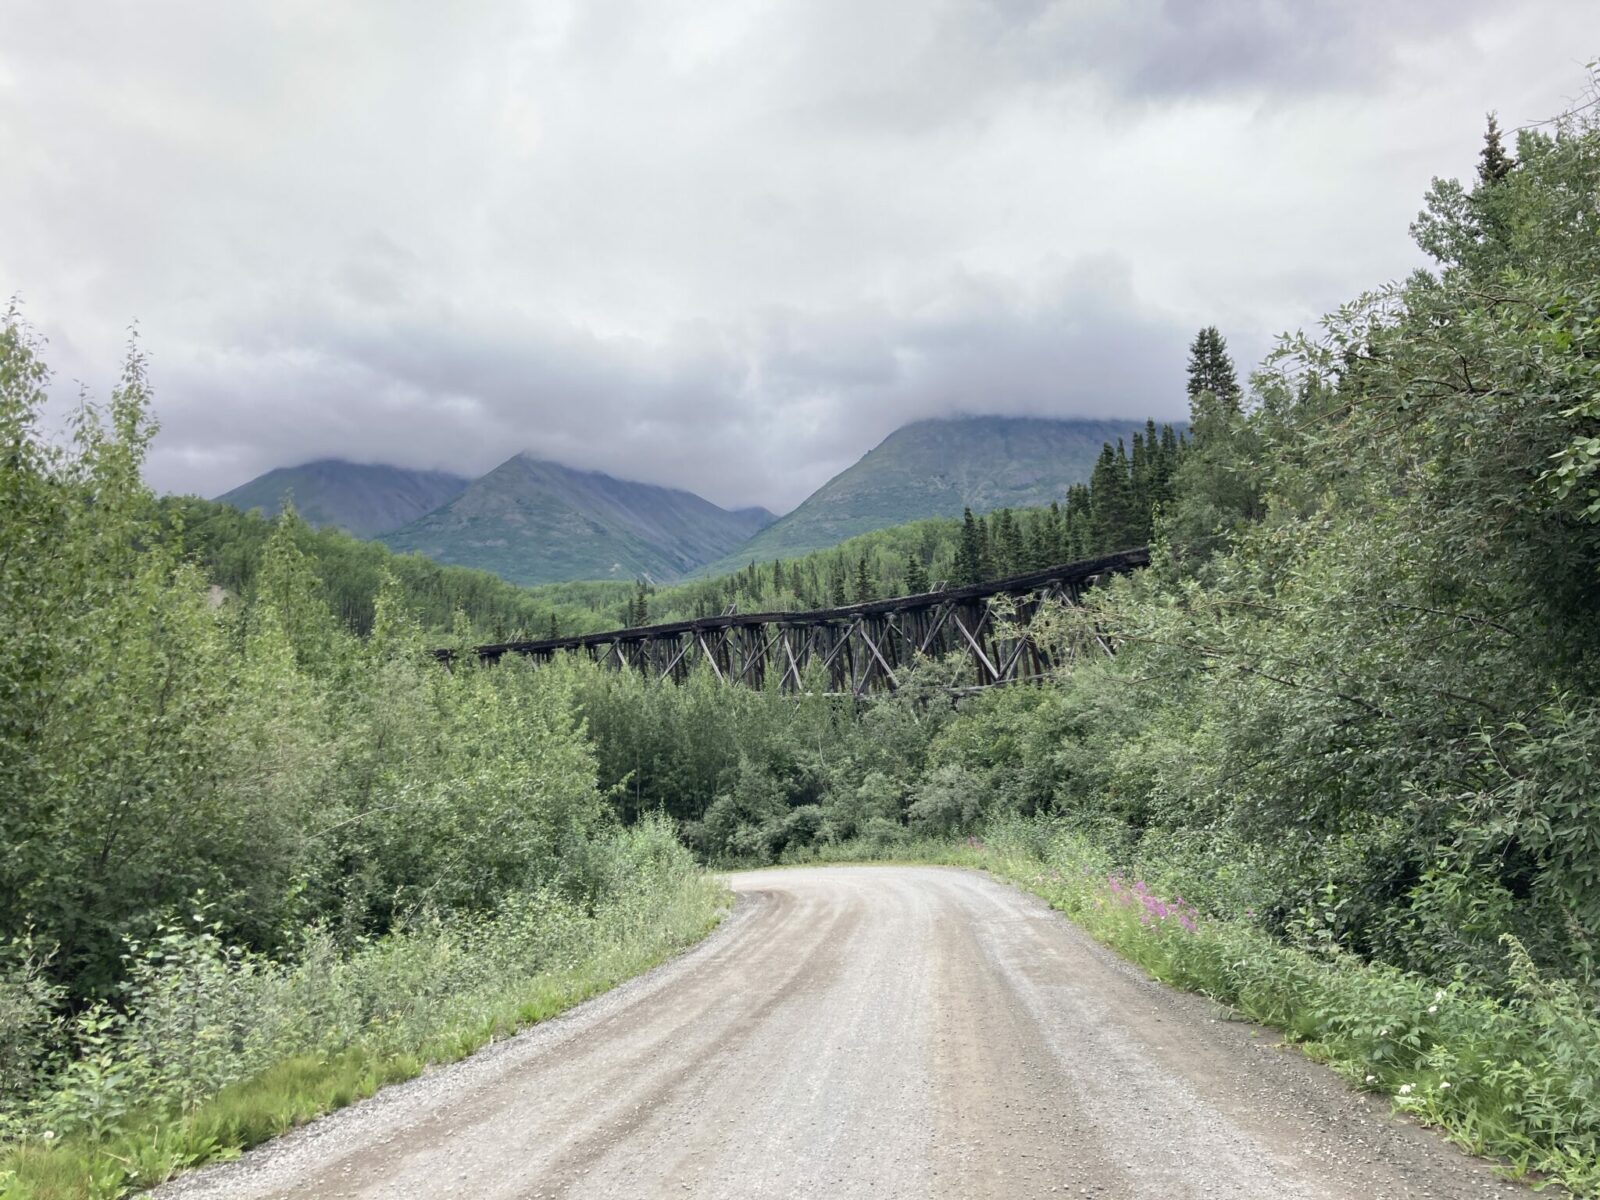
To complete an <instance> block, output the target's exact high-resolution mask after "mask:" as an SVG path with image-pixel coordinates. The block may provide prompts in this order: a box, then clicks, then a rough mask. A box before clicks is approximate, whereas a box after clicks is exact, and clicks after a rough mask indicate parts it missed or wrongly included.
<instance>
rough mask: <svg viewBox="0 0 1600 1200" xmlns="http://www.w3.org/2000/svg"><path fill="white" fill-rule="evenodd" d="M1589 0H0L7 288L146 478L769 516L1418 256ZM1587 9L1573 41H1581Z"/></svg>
mask: <svg viewBox="0 0 1600 1200" xmlns="http://www.w3.org/2000/svg"><path fill="white" fill-rule="evenodd" d="M1594 16H1595V14H1594V6H1593V3H1592V0H1519V3H1517V4H1509V5H1508V4H1493V3H1489V2H1487V0H1484V2H1479V0H1404V2H1403V3H1395V2H1394V0H1381V2H1380V0H1338V2H1334V0H1206V2H1205V3H1200V2H1198V0H1056V2H1051V0H906V2H904V3H900V2H894V0H767V2H758V0H686V2H682V3H680V2H678V0H640V2H637V3H634V2H630V0H581V2H577V0H575V2H573V3H556V2H542V0H535V2H533V3H527V2H524V3H509V2H500V0H472V2H466V3H451V4H440V3H437V2H435V0H429V2H428V3H422V2H420V0H415V2H398V0H372V2H370V3H365V4H356V3H346V4H328V3H324V2H323V0H296V2H290V0H273V2H272V3H252V4H245V3H237V4H236V3H221V4H219V3H216V2H215V0H194V2H192V3H177V2H171V0H152V2H146V3H140V4H131V3H126V4H125V3H109V2H105V0H99V2H95V3H86V2H84V3H80V2H78V0H22V2H21V3H18V2H17V0H10V2H9V3H6V4H5V5H4V6H3V8H0V163H3V164H4V166H3V168H0V296H3V295H5V294H15V295H19V296H20V297H21V298H22V300H23V301H24V304H25V311H26V315H27V316H28V318H29V319H30V320H31V322H32V323H33V324H34V325H35V326H36V327H37V328H38V329H39V330H40V332H42V333H43V334H45V335H46V336H47V337H48V338H49V339H50V343H51V344H50V348H49V357H50V359H51V361H52V363H53V364H54V365H55V366H56V368H57V371H58V376H59V377H60V382H61V383H62V385H63V389H64V390H69V391H71V390H75V385H73V384H72V382H71V381H74V380H82V381H83V382H84V383H85V384H87V385H88V386H89V387H90V389H91V390H92V391H93V392H96V393H98V394H101V395H103V394H104V393H105V392H106V390H107V389H108V388H109V386H110V385H111V382H112V381H113V379H114V377H115V373H116V368H117V365H118V362H119V360H120V357H121V347H122V343H123V340H124V338H125V336H126V329H127V327H128V325H129V323H130V322H132V321H134V320H137V321H138V323H139V326H140V329H141V331H142V338H143V342H144V346H145V348H146V350H147V351H148V353H149V355H150V357H151V360H152V373H153V378H154V382H155V384H156V388H157V394H158V415H159V417H160V419H161V422H162V425H163V432H162V434H161V436H160V438H159V439H158V441H157V443H156V448H155V451H154V453H153V456H152V461H151V465H150V477H151V481H152V482H153V483H154V484H155V485H156V486H158V487H160V488H163V489H171V490H184V491H197V492H200V493H202V494H207V495H210V494H215V493H217V492H219V491H222V490H224V489H226V488H228V487H231V486H233V485H235V484H237V483H240V482H243V481H244V480H245V479H247V478H249V477H251V476H253V475H255V474H258V473H259V472H261V471H263V470H265V469H267V468H269V467H273V466H280V465H288V464H292V463H297V462H302V461H305V460H307V459H311V458H316V457H321V456H326V455H337V456H342V457H348V458H354V459H358V460H363V461H383V462H393V463H399V464H402V465H408V466H418V467H442V468H447V469H451V470H456V471H460V472H463V473H467V474H472V473H477V472H481V471H483V470H485V469H487V468H488V467H490V466H493V465H494V464H495V463H496V462H498V461H500V460H501V459H503V458H505V457H507V456H508V455H509V454H512V453H514V452H516V451H517V450H520V449H530V450H533V451H535V452H536V453H539V454H541V455H544V456H547V457H552V458H556V459H560V460H562V461H565V462H568V463H571V464H573V465H576V466H583V467H594V468H598V469H602V470H606V471H610V472H612V473H614V474H618V475H622V476H626V477H631V478H637V479H642V480H646V481H649V482H654V483H666V484H673V485H676V486H681V487H687V488H690V489H692V490H694V491H698V492H700V493H701V494H703V495H705V496H707V497H709V498H710V499H713V500H715V501H717V502H719V503H723V504H728V505H742V504H754V503H760V504H765V505H767V506H769V507H772V508H775V509H779V510H782V509H785V508H788V507H790V506H792V505H793V504H795V503H797V502H798V501H799V500H800V499H802V498H803V497H804V496H805V495H806V494H807V493H808V492H809V491H810V490H811V489H813V488H814V487H816V486H817V485H818V484H820V483H821V482H822V481H823V480H825V479H826V478H828V477H829V476H830V475H831V474H833V473H834V472H836V471H838V470H840V469H842V468H843V467H844V466H846V465H848V464H849V463H850V462H852V461H854V460H855V459H856V458H858V457H859V456H860V455H861V454H862V453H863V452H865V451H866V450H867V449H869V448H870V447H871V446H872V445H873V444H875V443H876V442H877V441H878V440H879V439H881V438H882V437H883V436H884V435H885V434H887V433H889V432H890V431H891V430H893V429H894V428H896V427H897V426H899V425H901V424H903V423H904V422H905V421H907V420H910V419H913V418H916V417H919V416H937V415H946V414H951V413H956V412H981V413H1016V414H1039V415H1054V416H1127V417H1133V418H1139V419H1142V418H1143V417H1145V416H1146V415H1149V416H1154V417H1156V418H1158V419H1161V418H1172V417H1178V416H1181V415H1182V414H1183V411H1184V407H1185V403H1184V399H1183V395H1182V391H1183V365H1184V360H1185V354H1186V348H1187V342H1188V340H1189V338H1190V337H1191V336H1192V334H1193V331H1194V330H1195V328H1197V327H1198V326H1200V325H1202V324H1208V323H1215V324H1217V325H1219V326H1220V327H1221V328H1222V330H1223V332H1224V333H1225V334H1227V335H1228V336H1229V338H1230V340H1231V342H1232V344H1233V346H1234V349H1235V351H1236V353H1237V356H1238V357H1239V358H1240V360H1241V365H1247V364H1249V363H1251V362H1253V361H1254V360H1255V359H1256V358H1258V357H1259V355H1260V354H1261V353H1262V352H1263V351H1264V350H1265V349H1266V348H1267V347H1268V346H1269V344H1270V341H1271V338H1272V336H1273V335H1274V334H1276V333H1277V332H1280V331H1282V330H1284V329H1287V328H1290V327H1293V326H1299V325H1303V324H1306V323H1308V322H1309V321H1311V320H1314V318H1315V317H1316V315H1317V314H1318V313H1320V312H1323V311H1325V310H1327V309H1329V308H1331V307H1332V306H1334V305H1336V304H1338V303H1339V302H1341V301H1343V300H1346V299H1349V298H1351V297H1352V296H1354V295H1355V294H1357V293H1358V292H1360V291H1362V290H1364V289H1366V288H1369V287H1372V286H1375V285H1378V284H1380V283H1382V282H1384V281H1385V280H1388V279H1391V278H1395V277H1397V276H1400V275H1403V274H1404V273H1405V272H1407V271H1408V270H1410V269H1411V268H1412V267H1413V266H1415V265H1417V264H1418V263H1419V262H1420V257H1419V255H1418V253H1417V252H1416V251H1415V249H1414V248H1413V247H1412V246H1411V245H1410V243H1409V240H1408V238H1407V234H1406V226H1407V223H1408V222H1409V221H1410V219H1411V218H1412V216H1413V215H1414V214H1415V212H1416V210H1417V208H1418V207H1419V204H1420V200H1421V196H1422V192H1423V190H1424V189H1425V187H1426V186H1427V183H1428V180H1429V178H1430V177H1431V176H1434V175H1464V174H1467V173H1469V172H1470V171H1471V169H1472V166H1473V159H1474V156H1475V154H1476V151H1477V147H1478V142H1479V138H1480V136H1481V132H1482V126H1483V117H1484V113H1485V111H1486V110H1488V109H1491V108H1493V109H1497V110H1498V111H1499V113H1500V115H1501V119H1502V123H1503V124H1506V125H1509V126H1515V125H1518V124H1523V123H1526V122H1530V121H1534V120H1539V119H1542V118H1546V117H1549V116H1551V115H1553V114H1554V113H1556V112H1557V111H1559V110H1561V109H1562V108H1564V107H1566V105H1567V103H1568V102H1569V100H1570V99H1571V98H1572V97H1573V96H1575V95H1576V94H1577V93H1578V92H1579V90H1580V89H1581V87H1582V85H1583V82H1584V72H1583V69H1582V66H1581V64H1582V62H1583V60H1584V59H1585V58H1588V57H1592V56H1593V55H1594V53H1595V52H1596V50H1597V48H1600V26H1597V25H1596V22H1595V20H1594ZM1585 31H1587V33H1586V36H1587V38H1588V40H1587V41H1581V40H1580V41H1577V42H1575V41H1574V40H1573V39H1574V37H1575V36H1577V35H1579V34H1584V33H1585Z"/></svg>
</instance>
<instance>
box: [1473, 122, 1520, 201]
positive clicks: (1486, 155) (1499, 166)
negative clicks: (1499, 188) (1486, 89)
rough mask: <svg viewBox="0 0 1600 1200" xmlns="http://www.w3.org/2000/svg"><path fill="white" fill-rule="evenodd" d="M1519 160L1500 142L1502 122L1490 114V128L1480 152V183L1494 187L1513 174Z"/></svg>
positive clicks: (1487, 130) (1484, 136)
mask: <svg viewBox="0 0 1600 1200" xmlns="http://www.w3.org/2000/svg"><path fill="white" fill-rule="evenodd" d="M1516 165H1517V160H1516V159H1514V158H1512V157H1511V156H1510V155H1509V154H1507V153H1506V149H1505V146H1504V145H1503V144H1502V143H1501V141H1500V122H1499V121H1498V120H1496V118H1495V115H1494V113H1490V114H1489V127H1488V129H1486V130H1485V131H1484V134H1483V149H1482V150H1480V151H1479V152H1478V182H1479V183H1480V184H1482V185H1483V186H1485V187H1493V186H1494V185H1495V184H1497V183H1499V182H1500V181H1501V180H1503V179H1504V178H1505V177H1506V176H1507V175H1509V174H1511V171H1512V168H1513V167H1515V166H1516Z"/></svg>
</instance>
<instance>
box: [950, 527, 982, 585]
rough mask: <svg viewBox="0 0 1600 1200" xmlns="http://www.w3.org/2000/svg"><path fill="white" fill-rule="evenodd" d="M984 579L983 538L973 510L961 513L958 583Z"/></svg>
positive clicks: (957, 558) (957, 562)
mask: <svg viewBox="0 0 1600 1200" xmlns="http://www.w3.org/2000/svg"><path fill="white" fill-rule="evenodd" d="M982 579H983V538H982V535H981V534H980V533H979V526H978V519H977V518H976V517H974V516H973V515H972V509H970V508H965V509H962V511H961V544H960V545H959V546H957V547H956V583H957V584H968V583H978V582H981V581H982Z"/></svg>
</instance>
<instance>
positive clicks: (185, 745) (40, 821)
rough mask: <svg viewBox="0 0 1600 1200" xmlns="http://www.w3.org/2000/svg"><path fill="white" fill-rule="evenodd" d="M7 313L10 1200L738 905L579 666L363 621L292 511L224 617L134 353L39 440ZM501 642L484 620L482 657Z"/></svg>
mask: <svg viewBox="0 0 1600 1200" xmlns="http://www.w3.org/2000/svg"><path fill="white" fill-rule="evenodd" d="M46 378H47V377H46V373H45V368H44V366H43V364H42V363H41V361H40V360H39V358H38V356H37V354H36V352H35V349H34V347H33V346H32V345H31V344H30V341H29V337H28V334H27V330H26V328H25V327H24V326H23V324H22V323H21V321H20V320H19V319H18V318H17V315H16V314H15V313H13V314H10V315H9V316H8V318H7V320H6V321H5V323H4V326H3V328H0V444H3V445H4V451H5V456H6V457H5V466H4V469H3V471H0V642H3V644H4V645H5V647H6V653H5V654H4V655H3V656H0V762H3V764H4V766H3V769H0V843H3V845H4V848H5V853H4V854H3V855H0V1192H3V1193H4V1194H5V1195H7V1196H13V1195H15V1196H38V1197H56V1196H113V1195H119V1194H121V1193H122V1192H123V1191H125V1190H126V1189H128V1188H129V1187H131V1186H134V1185H142V1184H149V1183H154V1182H158V1181H159V1180H161V1179H163V1178H165V1177H166V1176H167V1175H168V1174H170V1173H171V1172H172V1171H173V1170H174V1169H176V1168H178V1167H182V1166H186V1165H189V1164H192V1163H195V1162H200V1161H204V1160H205V1159H208V1158H213V1157H217V1156H220V1155H226V1154H229V1153H232V1152H235V1151H236V1150H237V1149H238V1148H239V1147H241V1146H244V1145H248V1144H250V1143H251V1142H253V1141H258V1140H260V1139H261V1138H263V1137H266V1136H270V1135H271V1134H273V1133H277V1132H280V1131H282V1130H283V1129H286V1128H288V1127H289V1126H290V1125H292V1124H294V1123H296V1122H298V1121H300V1120H304V1119H306V1118H307V1117H309V1116H311V1115H314V1114H315V1113H317V1112H320V1111H323V1110H325V1109H327V1108H329V1107H334V1106H337V1105H338V1104H341V1103H345V1102H347V1101H348V1100H350V1099H352V1098H354V1097H356V1096H360V1095H364V1094H366V1093H368V1092H370V1091H372V1090H373V1089H374V1088H375V1087H377V1086H378V1085H380V1084H381V1083H384V1082H387V1081H390V1080H393V1079H397V1078H404V1077H406V1076H408V1075H411V1074H415V1073H416V1072H417V1071H418V1070H420V1069H421V1067H422V1066H423V1065H424V1064H426V1063H427V1062H430V1061H438V1060H442V1059H449V1058H453V1057H457V1056H459V1055H461V1054H463V1053H465V1052H467V1051H469V1050H471V1049H472V1048H474V1047H475V1046H477V1045H479V1044H481V1043H483V1042H484V1041H486V1040H488V1039H490V1038H492V1037H496V1036H500V1035H502V1034H504V1033H506V1032H508V1031H510V1030H512V1029H514V1028H515V1027H516V1026H517V1025H518V1024H521V1023H525V1022H527V1021H531V1020H537V1019H539V1018H541V1017H544V1016H548V1015H549V1014H550V1013H552V1012H555V1011H559V1010H560V1009H561V1008H563V1007H565V1006H566V1005H568V1004H571V1003H573V1002H575V1001H577V1000H579V999H581V998H583V997H584V996H586V995H589V994H592V993H593V992H595V991H597V990H600V989H602V988H604V987H607V986H609V985H611V984H612V983H615V982H616V981H618V980H619V979H621V978H624V977H626V976H627V975H629V974H633V973H636V972H637V971H640V970H642V969H644V968H645V967H647V966H649V965H651V964H652V963H654V962H656V961H658V960H660V959H661V958H663V957H665V956H666V955H668V954H670V953H671V952H672V951H674V950H676V949H678V948H680V947H682V946H684V945H686V944H688V943H689V942H691V941H693V940H694V939H696V938H698V937H699V936H701V935H702V934H704V933H705V932H706V931H707V930H708V929H709V928H710V927H711V926H712V925H713V924H714V923H715V921H716V919H717V916H718V914H719V911H720V909H721V905H722V900H723V896H722V892H721V889H719V888H718V887H717V886H716V885H715V884H714V883H713V882H711V881H710V880H709V878H708V877H706V876H705V875H704V874H703V873H702V872H701V871H700V870H699V869H698V868H697V867H696V866H695V865H694V863H693V861H692V859H691V858H690V856H689V854H688V853H687V851H686V850H684V848H683V847H682V845H681V843H680V842H679V841H678V840H677V838H676V837H675V836H674V832H673V831H672V830H671V829H670V828H668V827H667V826H665V825H663V824H661V823H659V822H649V821H646V822H639V823H635V824H634V825H633V826H632V827H631V828H628V829H624V828H622V827H621V825H620V823H619V822H618V821H617V819H616V817H615V815H614V811H613V808H612V806H611V805H610V804H608V802H607V798H606V796H605V794H604V793H603V792H602V790H601V789H600V787H599V786H598V782H597V776H596V762H595V758H594V753H593V750H592V747H591V745H590V743H589V741H588V739H587V737H586V736H585V734H584V731H583V729H582V727H581V725H580V724H579V717H578V714H577V713H576V711H575V705H574V695H573V691H572V684H571V681H570V680H569V679H567V678H565V677H563V676H561V675H559V674H557V673H548V672H537V671H534V670H530V669H519V668H517V667H513V668H512V669H510V670H487V669H482V670H480V669H474V668H471V667H466V666H460V667H458V668H457V669H455V670H452V671H447V670H443V669H441V668H440V667H439V665H438V664H437V663H436V662H435V661H434V660H433V658H432V656H431V654H430V649H431V647H432V645H433V641H434V639H433V638H431V637H429V636H428V635H425V634H424V633H423V631H422V629H421V627H420V626H419V624H418V623H417V622H416V620H415V619H414V618H413V616H412V615H411V613H410V612H409V611H408V610H407V607H406V605H405V594H404V589H403V588H402V587H401V585H400V584H399V582H398V581H397V580H396V579H395V578H393V577H392V576H391V577H388V578H385V579H383V580H382V581H381V582H380V585H379V587H378V593H377V595H376V597H375V600H374V606H373V614H372V618H371V622H370V629H369V630H368V632H367V635H366V636H365V637H362V636H358V634H357V633H356V632H354V631H353V630H352V629H351V628H350V626H349V624H347V623H346V621H343V620H341V619H340V618H339V617H338V616H336V615H335V613H334V611H333V610H332V608H331V607H330V606H329V604H328V602H327V600H326V598H325V596H324V592H323V586H322V580H321V579H319V577H318V574H317V572H316V570H315V569H314V564H313V561H312V560H311V559H310V558H309V557H308V556H307V554H306V553H305V552H304V551H303V550H302V549H301V540H302V538H303V537H304V536H305V530H304V526H303V525H302V524H301V523H299V522H298V521H296V520H294V519H292V518H291V519H289V520H286V521H281V522H279V523H278V524H277V525H276V526H275V527H274V528H273V529H272V531H271V534H270V536H269V537H268V538H267V539H266V541H265V543H264V544H263V545H262V547H261V549H260V556H259V557H260V562H259V570H258V572H257V573H256V575H255V578H254V579H253V581H252V584H253V586H252V587H251V588H250V590H249V592H248V595H247V596H245V597H243V598H240V599H238V600H236V601H234V602H230V603H225V604H223V605H222V606H220V607H218V606H216V605H214V603H213V599H212V595H211V593H210V592H209V588H208V579H207V577H206V575H205V574H204V573H203V572H202V571H201V570H200V568H199V567H197V566H196V565H194V563H192V562H191V561H189V560H188V558H187V557H186V553H185V545H184V542H183V538H182V529H181V526H179V525H177V524H176V523H175V514H174V510H173V509H172V508H171V507H169V506H162V505H159V504H157V503H156V501H155V500H154V498H153V497H152V496H151V495H150V494H149V493H148V491H147V490H146V489H145V488H144V486H143V485H142V484H141V482H140V478H139V469H140V463H141V459H142V455H143V450H144V448H145V446H146V444H147V442H148V440H149V438H150V436H151V434H152V432H153V431H152V428H151V426H150V423H149V419H148V416H147V411H146V410H147V399H148V398H147V394H146V385H145V378H144V373H143V369H142V364H141V362H140V359H139V357H138V355H137V353H136V352H135V353H134V354H133V355H131V356H130V360H129V365H128V367H127V370H126V373H125V375H124V378H123V380H122V383H121V384H120V386H119V387H118V388H117V390H116V391H115V393H114V394H113V396H112V398H111V400H110V403H109V405H107V407H106V409H105V411H103V412H98V413H97V412H93V411H85V412H84V413H82V414H80V416H79V418H78V421H77V423H76V425H75V427H74V429H73V430H72V431H71V434H70V436H69V437H68V438H66V439H65V440H59V439H55V438H51V437H47V436H45V435H44V433H42V432H41V430H40V428H39V421H40V414H41V412H42V410H43V407H44V394H43V388H44V385H45V382H46ZM471 632H472V630H471V628H470V625H469V624H468V623H467V621H466V619H465V618H463V619H462V621H461V623H460V627H459V629H458V637H459V639H460V640H462V641H466V640H468V638H469V635H470V634H471Z"/></svg>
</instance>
